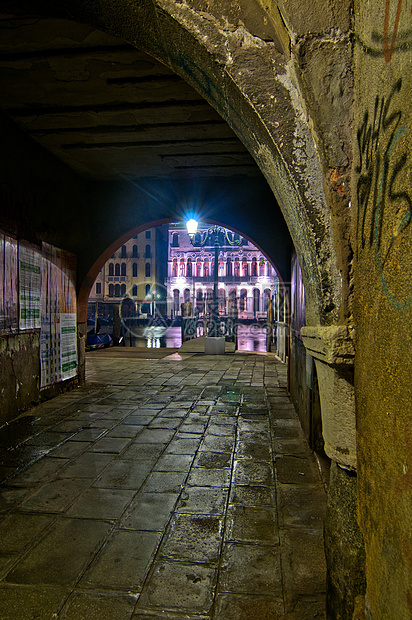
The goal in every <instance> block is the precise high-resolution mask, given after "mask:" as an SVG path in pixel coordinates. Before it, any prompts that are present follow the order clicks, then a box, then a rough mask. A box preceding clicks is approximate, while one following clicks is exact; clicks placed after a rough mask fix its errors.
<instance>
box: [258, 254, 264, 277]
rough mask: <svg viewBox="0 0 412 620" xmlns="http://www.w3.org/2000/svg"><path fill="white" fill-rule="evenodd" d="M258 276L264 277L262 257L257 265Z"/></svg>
mask: <svg viewBox="0 0 412 620" xmlns="http://www.w3.org/2000/svg"><path fill="white" fill-rule="evenodd" d="M259 275H260V276H264V275H265V259H264V258H263V257H262V258H261V259H260V263H259Z"/></svg>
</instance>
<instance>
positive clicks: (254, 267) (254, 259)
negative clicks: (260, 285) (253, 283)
mask: <svg viewBox="0 0 412 620" xmlns="http://www.w3.org/2000/svg"><path fill="white" fill-rule="evenodd" d="M257 274H258V270H257V260H256V257H253V258H252V276H257Z"/></svg>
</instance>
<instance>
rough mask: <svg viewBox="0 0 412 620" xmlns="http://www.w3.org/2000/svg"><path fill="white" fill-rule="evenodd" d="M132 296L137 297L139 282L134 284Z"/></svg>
mask: <svg viewBox="0 0 412 620" xmlns="http://www.w3.org/2000/svg"><path fill="white" fill-rule="evenodd" d="M132 297H137V284H133V286H132Z"/></svg>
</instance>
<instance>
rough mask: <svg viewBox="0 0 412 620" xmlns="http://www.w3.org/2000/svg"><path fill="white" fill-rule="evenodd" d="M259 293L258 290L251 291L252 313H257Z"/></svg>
mask: <svg viewBox="0 0 412 620" xmlns="http://www.w3.org/2000/svg"><path fill="white" fill-rule="evenodd" d="M259 301H260V293H259V289H258V288H254V289H253V312H255V313H256V312H259V307H260V303H259Z"/></svg>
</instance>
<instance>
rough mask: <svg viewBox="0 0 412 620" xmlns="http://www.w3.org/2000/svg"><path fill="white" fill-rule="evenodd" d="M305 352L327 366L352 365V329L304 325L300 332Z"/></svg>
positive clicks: (353, 352) (335, 326) (353, 355)
mask: <svg viewBox="0 0 412 620" xmlns="http://www.w3.org/2000/svg"><path fill="white" fill-rule="evenodd" d="M300 333H301V336H302V340H303V344H304V345H305V348H306V350H307V352H308V353H309V354H310V355H311V356H312V357H314V358H315V359H318V360H320V361H321V362H325V364H329V365H339V364H345V365H353V363H354V357H355V347H354V343H353V328H349V327H348V326H347V325H332V326H327V327H323V326H321V325H316V326H313V325H305V326H304V327H302V329H301V330H300Z"/></svg>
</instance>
